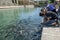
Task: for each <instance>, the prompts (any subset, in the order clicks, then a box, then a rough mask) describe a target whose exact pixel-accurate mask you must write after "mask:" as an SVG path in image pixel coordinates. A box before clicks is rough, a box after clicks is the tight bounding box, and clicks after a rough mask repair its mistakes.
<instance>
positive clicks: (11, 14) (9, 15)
mask: <svg viewBox="0 0 60 40" xmlns="http://www.w3.org/2000/svg"><path fill="white" fill-rule="evenodd" d="M32 11H34V8H11V9H0V25H9V24H11V23H15V22H16V20H17V19H18V18H20V17H21V16H23V15H25V16H26V15H28V14H29V13H30V12H32ZM20 14H21V15H20ZM30 14H31V13H30ZM20 19H21V18H20Z"/></svg>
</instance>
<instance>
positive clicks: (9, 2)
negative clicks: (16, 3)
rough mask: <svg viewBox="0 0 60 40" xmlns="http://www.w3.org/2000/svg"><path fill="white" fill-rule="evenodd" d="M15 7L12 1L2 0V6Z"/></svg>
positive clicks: (0, 1) (0, 4) (0, 3)
mask: <svg viewBox="0 0 60 40" xmlns="http://www.w3.org/2000/svg"><path fill="white" fill-rule="evenodd" d="M7 5H8V6H10V5H13V3H12V0H0V6H7Z"/></svg>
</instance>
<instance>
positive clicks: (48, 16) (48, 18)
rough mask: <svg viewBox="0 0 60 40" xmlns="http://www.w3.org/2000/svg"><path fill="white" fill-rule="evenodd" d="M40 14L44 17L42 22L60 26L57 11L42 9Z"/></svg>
mask: <svg viewBox="0 0 60 40" xmlns="http://www.w3.org/2000/svg"><path fill="white" fill-rule="evenodd" d="M39 15H40V16H43V17H44V21H43V23H42V24H44V25H46V26H59V25H58V15H57V14H56V13H55V12H52V11H47V9H45V8H43V9H41V13H40V14H39Z"/></svg>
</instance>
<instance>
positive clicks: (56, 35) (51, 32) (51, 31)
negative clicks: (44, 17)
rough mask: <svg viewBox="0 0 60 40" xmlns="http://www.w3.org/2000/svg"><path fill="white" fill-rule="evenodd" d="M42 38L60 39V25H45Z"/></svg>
mask: <svg viewBox="0 0 60 40" xmlns="http://www.w3.org/2000/svg"><path fill="white" fill-rule="evenodd" d="M41 40H60V27H58V28H57V27H56V28H52V27H49V28H47V27H44V28H43V32H42V38H41Z"/></svg>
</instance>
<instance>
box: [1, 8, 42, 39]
mask: <svg viewBox="0 0 60 40" xmlns="http://www.w3.org/2000/svg"><path fill="white" fill-rule="evenodd" d="M39 12H40V8H19V9H18V8H17V9H8V10H0V19H1V21H0V24H2V25H5V26H0V39H1V40H40V38H41V33H42V27H41V25H40V23H41V22H42V18H41V17H40V16H39Z"/></svg>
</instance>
